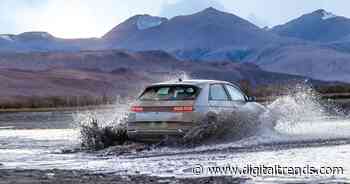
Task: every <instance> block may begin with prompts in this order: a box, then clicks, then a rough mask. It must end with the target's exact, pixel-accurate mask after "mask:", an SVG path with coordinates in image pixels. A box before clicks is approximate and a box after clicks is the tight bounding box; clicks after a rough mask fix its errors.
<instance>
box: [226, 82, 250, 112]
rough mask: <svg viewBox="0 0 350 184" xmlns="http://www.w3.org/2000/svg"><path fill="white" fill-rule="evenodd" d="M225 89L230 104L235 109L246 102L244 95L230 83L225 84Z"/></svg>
mask: <svg viewBox="0 0 350 184" xmlns="http://www.w3.org/2000/svg"><path fill="white" fill-rule="evenodd" d="M225 89H226V90H227V92H228V94H229V95H230V99H231V101H230V105H231V106H232V107H233V108H234V109H236V108H240V107H243V106H244V105H245V104H246V103H247V102H246V95H244V93H243V92H242V91H241V90H240V89H239V88H237V87H235V86H232V85H228V84H226V85H225Z"/></svg>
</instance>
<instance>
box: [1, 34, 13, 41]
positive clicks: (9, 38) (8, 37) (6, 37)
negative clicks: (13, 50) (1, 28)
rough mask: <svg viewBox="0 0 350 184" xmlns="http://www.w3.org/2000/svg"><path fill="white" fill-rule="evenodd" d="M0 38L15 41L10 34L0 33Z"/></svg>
mask: <svg viewBox="0 0 350 184" xmlns="http://www.w3.org/2000/svg"><path fill="white" fill-rule="evenodd" d="M0 39H3V40H7V41H11V42H12V41H13V40H12V38H11V37H10V36H9V35H0Z"/></svg>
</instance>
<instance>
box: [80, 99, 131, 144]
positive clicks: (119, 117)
mask: <svg viewBox="0 0 350 184" xmlns="http://www.w3.org/2000/svg"><path fill="white" fill-rule="evenodd" d="M127 109H129V106H128V105H126V104H121V103H118V104H115V105H114V106H113V107H112V108H111V109H104V110H95V111H85V112H80V113H77V114H76V115H75V117H74V119H75V121H76V122H77V124H78V127H79V130H80V141H81V146H82V148H84V149H91V150H100V149H104V148H107V147H110V146H115V145H122V144H124V143H125V142H126V141H127V135H126V121H125V118H126V117H127Z"/></svg>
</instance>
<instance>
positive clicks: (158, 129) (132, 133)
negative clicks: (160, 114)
mask: <svg viewBox="0 0 350 184" xmlns="http://www.w3.org/2000/svg"><path fill="white" fill-rule="evenodd" d="M193 125H194V124H193V123H191V122H129V123H128V128H127V134H128V137H129V139H131V140H135V141H160V140H162V139H164V138H166V137H182V136H184V135H185V134H186V132H187V131H188V130H189V129H190V128H191V127H193Z"/></svg>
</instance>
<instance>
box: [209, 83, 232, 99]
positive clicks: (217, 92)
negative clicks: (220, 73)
mask: <svg viewBox="0 0 350 184" xmlns="http://www.w3.org/2000/svg"><path fill="white" fill-rule="evenodd" d="M209 99H210V100H217V101H228V100H229V97H228V96H227V93H226V91H225V89H224V87H223V86H222V85H221V84H213V85H211V86H210V96H209Z"/></svg>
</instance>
